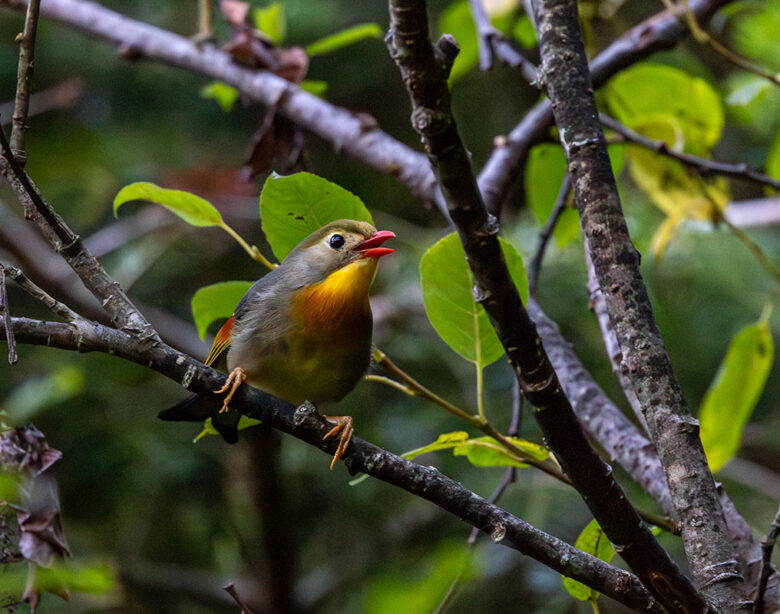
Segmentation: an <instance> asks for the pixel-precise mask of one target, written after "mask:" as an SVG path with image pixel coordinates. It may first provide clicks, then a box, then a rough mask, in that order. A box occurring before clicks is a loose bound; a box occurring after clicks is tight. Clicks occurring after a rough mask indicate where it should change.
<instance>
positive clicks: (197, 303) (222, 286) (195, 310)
mask: <svg viewBox="0 0 780 614" xmlns="http://www.w3.org/2000/svg"><path fill="white" fill-rule="evenodd" d="M253 283H254V282H251V281H223V282H220V283H216V284H211V285H210V286H203V287H202V288H198V291H197V292H195V295H194V296H193V297H192V319H193V320H194V321H195V326H197V327H198V335H200V338H201V339H205V338H206V331H207V330H208V327H209V325H210V324H211V323H212V322H214V321H216V320H219V319H226V318H229V317H230V316H232V315H233V312H234V311H235V309H236V305H238V303H239V301H240V300H241V299H242V298H243V296H244V295H245V294H246V292H247V290H249V288H250V286H251V285H252V284H253Z"/></svg>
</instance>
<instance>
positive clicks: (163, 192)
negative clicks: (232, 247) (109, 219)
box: [114, 181, 224, 226]
mask: <svg viewBox="0 0 780 614" xmlns="http://www.w3.org/2000/svg"><path fill="white" fill-rule="evenodd" d="M133 200H148V201H150V202H153V203H157V204H158V205H162V206H163V207H165V208H166V209H168V210H170V211H173V213H175V214H176V215H178V216H179V217H180V218H181V219H183V220H184V221H185V222H187V223H188V224H191V225H192V226H222V225H223V224H224V222H223V221H222V215H220V213H219V211H217V210H216V208H215V207H214V205H212V204H211V203H210V202H209V201H207V200H205V199H203V198H201V197H200V196H195V194H190V193H189V192H183V191H181V190H169V189H167V188H161V187H160V186H158V185H155V184H153V183H149V182H146V181H141V182H138V183H131V184H130V185H128V186H125V187H124V188H122V189H121V190H119V193H118V194H117V195H116V197H114V215H116V214H117V211H118V210H119V207H121V206H122V205H123V204H125V203H127V202H130V201H133Z"/></svg>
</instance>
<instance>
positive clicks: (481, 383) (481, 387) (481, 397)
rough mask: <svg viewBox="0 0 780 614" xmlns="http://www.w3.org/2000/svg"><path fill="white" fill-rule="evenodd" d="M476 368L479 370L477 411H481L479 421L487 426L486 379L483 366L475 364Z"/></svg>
mask: <svg viewBox="0 0 780 614" xmlns="http://www.w3.org/2000/svg"><path fill="white" fill-rule="evenodd" d="M474 366H475V367H476V368H477V410H478V411H479V419H480V420H481V421H482V422H484V423H485V424H487V418H486V417H485V377H484V374H483V372H482V365H481V364H479V363H478V362H475V363H474Z"/></svg>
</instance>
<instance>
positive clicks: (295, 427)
mask: <svg viewBox="0 0 780 614" xmlns="http://www.w3.org/2000/svg"><path fill="white" fill-rule="evenodd" d="M12 323H13V328H14V332H15V334H16V338H17V339H18V340H19V342H21V343H29V344H35V345H47V346H49V347H55V348H60V349H65V350H75V351H79V352H94V351H97V352H104V353H109V354H111V355H113V356H116V357H119V358H123V359H125V360H129V361H132V362H135V363H137V364H140V365H143V366H144V367H146V368H149V369H152V370H154V371H157V372H158V373H161V374H162V375H164V376H166V377H168V378H169V379H172V380H173V381H175V382H177V383H179V384H181V385H182V386H184V387H185V388H186V389H188V390H190V391H192V392H196V393H198V394H202V395H208V396H211V395H212V394H213V391H214V390H217V389H218V388H219V387H220V386H221V385H223V384H224V383H225V380H226V376H225V374H224V373H220V372H219V371H216V370H214V369H211V368H210V367H207V366H206V365H204V364H202V363H200V362H198V361H196V360H194V359H192V358H190V357H189V356H187V355H186V354H182V353H181V352H178V351H176V350H174V349H173V348H171V347H169V346H167V345H165V344H164V343H158V344H156V345H150V344H148V343H145V342H144V341H143V340H139V339H138V337H137V336H135V335H131V334H128V333H126V332H124V331H120V330H116V329H113V328H108V327H106V326H102V325H100V324H97V323H95V322H87V321H85V320H82V321H79V322H74V323H67V324H65V323H58V322H41V321H38V320H30V319H27V318H13V319H12ZM231 407H232V408H233V409H236V410H237V411H239V412H241V413H244V414H247V415H249V416H251V417H253V418H256V419H258V420H261V421H262V422H263V423H264V424H266V425H267V426H269V427H271V428H274V429H277V430H280V431H282V432H284V433H287V434H289V435H292V436H293V437H296V438H297V439H300V440H302V441H304V442H306V443H308V444H310V445H312V446H315V447H317V448H319V449H321V450H324V451H326V452H327V453H328V454H330V455H332V453H333V449H334V448H335V445H337V443H336V442H333V441H331V440H324V441H323V439H322V438H323V436H324V435H325V433H327V431H328V430H329V429H330V428H331V425H330V423H328V422H327V421H326V420H325V419H324V418H323V417H322V416H320V415H319V414H317V413H316V411H314V409H313V407H312V406H310V405H308V404H304V405H302V406H301V407H299V408H297V409H296V408H295V407H294V406H293V405H291V404H290V403H287V402H286V401H282V400H280V399H277V398H276V397H273V396H271V395H269V394H267V393H265V392H262V391H260V390H257V389H255V388H252V387H251V386H249V385H244V386H242V387H241V388H240V389H239V390H238V391H237V392H236V395H235V396H234V397H233V400H232V402H231ZM345 465H346V466H347V468H348V469H349V470H350V472H351V473H353V474H355V473H358V472H362V473H366V474H368V475H370V476H373V477H375V478H377V479H379V480H382V481H384V482H387V483H389V484H392V485H394V486H397V487H399V488H402V489H403V490H406V491H407V492H410V493H412V494H414V495H416V496H419V497H421V498H423V499H426V500H428V501H430V502H432V503H434V504H436V505H437V506H439V507H441V508H442V509H444V510H446V511H448V512H450V513H451V514H453V515H454V516H455V517H456V518H461V519H464V520H466V521H467V522H469V523H470V524H472V525H473V526H475V527H478V528H479V529H480V530H481V531H483V532H484V533H486V534H488V535H490V536H491V538H492V539H493V540H494V541H495V542H497V543H500V544H502V545H505V546H507V547H509V548H512V549H515V550H518V551H520V552H522V553H523V554H526V555H528V556H530V557H532V558H534V559H536V560H537V561H539V562H541V563H543V564H544V565H547V566H548V567H550V568H552V569H553V570H555V571H557V572H559V573H561V574H563V575H566V576H568V577H570V578H574V579H576V580H578V581H580V582H582V583H584V584H586V585H587V586H591V587H592V588H594V589H596V590H598V591H599V592H602V593H604V594H605V595H607V596H609V597H611V598H613V599H615V600H617V601H619V602H621V603H623V604H624V605H626V606H628V607H630V608H634V609H637V610H639V611H643V612H645V611H646V612H651V613H655V614H662V613H663V611H664V610H663V609H662V608H661V607H660V606H659V605H657V604H656V603H655V602H654V600H653V599H652V597H651V596H650V595H649V594H648V592H647V591H646V590H645V589H644V588H643V587H642V585H641V583H640V582H639V580H638V579H637V578H636V577H635V576H634V575H632V574H630V573H628V572H625V571H623V570H621V569H617V568H615V567H612V566H611V565H608V564H606V563H604V562H603V561H600V560H598V559H596V558H595V557H592V556H590V555H587V554H584V553H583V552H580V551H579V550H577V549H575V548H574V547H572V546H571V545H569V544H567V543H566V542H563V541H561V540H559V539H557V538H555V537H553V536H551V535H548V534H546V533H544V532H542V531H539V530H538V529H536V528H534V527H532V526H531V525H529V524H528V523H526V522H524V521H523V520H521V519H519V518H517V517H515V516H513V515H511V514H509V513H508V512H506V511H505V510H503V509H501V508H499V507H497V506H495V505H492V504H490V503H488V502H487V501H485V500H484V499H482V498H481V497H479V496H477V495H476V494H474V493H473V492H471V491H469V490H467V489H465V488H464V487H463V486H462V485H461V484H459V483H458V482H456V481H455V480H452V479H451V478H449V477H447V476H445V475H443V474H441V473H440V472H439V471H437V470H436V469H434V468H433V467H424V466H422V465H417V464H415V463H412V462H410V461H407V460H404V459H402V458H400V457H398V456H395V455H393V454H391V453H389V452H386V451H385V450H382V449H381V448H378V447H377V446H375V445H373V444H371V443H369V442H367V441H364V440H362V439H360V438H359V437H354V438H353V440H352V443H351V444H350V447H349V448H348V450H347V454H346V456H345Z"/></svg>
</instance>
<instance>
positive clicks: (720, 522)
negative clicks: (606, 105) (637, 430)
mask: <svg viewBox="0 0 780 614" xmlns="http://www.w3.org/2000/svg"><path fill="white" fill-rule="evenodd" d="M536 17H537V22H538V24H539V36H538V38H539V40H540V46H541V54H542V66H543V70H544V74H545V87H546V90H547V94H548V96H549V98H550V101H551V103H552V105H553V109H554V111H555V118H556V123H557V125H558V126H559V134H560V137H561V142H562V144H563V147H564V151H565V153H566V158H567V161H568V166H569V172H570V173H571V174H572V179H573V182H574V194H575V198H576V201H577V207H578V210H579V213H580V219H581V224H582V230H583V234H584V236H585V244H586V249H587V250H588V252H589V254H590V257H591V260H592V262H593V267H594V270H595V272H596V276H597V278H598V280H599V284H600V286H601V291H602V292H603V293H604V297H605V299H606V304H607V309H608V311H609V313H610V317H611V318H612V322H613V324H614V330H615V334H616V336H617V339H618V341H619V343H620V349H621V353H622V358H623V362H624V364H625V372H626V373H627V376H628V378H629V379H630V380H631V384H632V387H633V389H634V391H635V392H636V395H637V397H638V399H639V402H640V403H641V404H642V408H643V410H644V413H645V418H646V420H647V424H648V427H649V431H650V434H651V437H652V440H653V442H654V443H655V445H656V448H657V450H658V454H659V457H660V459H661V464H662V465H663V467H664V471H665V472H666V478H667V481H668V482H669V487H670V490H671V493H672V501H673V503H674V507H675V510H676V511H677V513H678V515H679V517H680V520H681V523H682V527H683V533H682V535H683V543H684V545H685V549H686V554H687V556H688V560H689V562H690V564H691V569H692V571H693V573H694V577H695V578H696V580H697V582H698V585H699V586H700V587H701V589H702V591H703V592H704V593H705V594H706V595H707V596H708V597H709V598H710V599H712V600H713V602H714V603H715V604H716V605H717V606H718V607H720V608H722V609H723V611H727V610H728V611H734V612H736V611H744V610H745V609H746V608H747V607H748V604H747V602H745V598H744V595H743V594H742V590H741V581H742V576H741V574H740V570H739V565H738V563H737V561H736V559H735V558H734V548H733V546H732V544H731V542H730V541H729V536H728V531H727V526H726V520H725V517H724V514H723V510H722V509H721V506H720V502H719V500H718V495H717V491H716V489H715V483H714V480H713V479H712V474H711V473H710V471H709V467H708V465H707V459H706V457H705V456H704V451H703V449H702V445H701V441H700V440H699V429H698V422H697V421H696V420H695V419H694V418H693V417H692V416H691V413H690V410H689V408H688V405H687V403H686V402H685V399H684V398H683V395H682V390H681V389H680V384H679V383H678V381H677V379H676V377H675V375H674V372H673V370H672V365H671V361H670V360H669V356H668V354H667V353H666V348H665V347H664V344H663V340H662V339H661V336H660V334H659V332H658V327H657V325H656V323H655V318H654V316H653V311H652V307H651V305H650V299H649V297H648V295H647V289H646V287H645V285H644V281H643V280H642V276H641V274H640V272H639V254H638V252H637V251H636V249H635V248H634V246H633V243H632V242H631V237H630V236H629V234H628V228H627V226H626V222H625V219H624V218H623V213H622V210H621V206H620V200H619V197H618V192H617V185H616V184H615V178H614V176H613V174H612V168H611V166H610V162H609V156H608V154H607V145H606V141H605V139H604V134H603V133H602V131H601V126H600V125H599V123H598V111H597V109H596V102H595V99H594V96H593V89H592V85H591V82H590V75H589V73H588V70H587V68H588V65H587V60H586V58H585V50H584V46H583V44H582V38H581V34H580V30H579V23H578V16H577V3H576V1H574V0H537V2H536Z"/></svg>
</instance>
